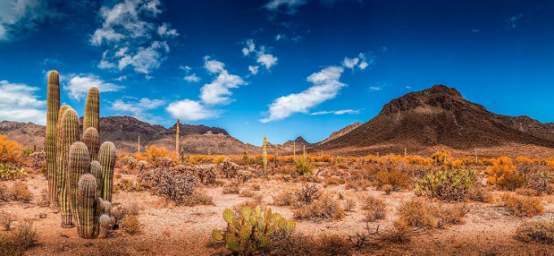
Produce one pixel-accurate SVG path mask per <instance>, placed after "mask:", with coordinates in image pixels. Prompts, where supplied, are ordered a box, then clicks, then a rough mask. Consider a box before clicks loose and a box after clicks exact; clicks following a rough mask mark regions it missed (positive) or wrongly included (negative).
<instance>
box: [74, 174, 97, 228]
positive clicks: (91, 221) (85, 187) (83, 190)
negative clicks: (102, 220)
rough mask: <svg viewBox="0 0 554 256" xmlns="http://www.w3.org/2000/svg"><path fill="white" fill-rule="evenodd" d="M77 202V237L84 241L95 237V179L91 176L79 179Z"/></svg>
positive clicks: (87, 175)
mask: <svg viewBox="0 0 554 256" xmlns="http://www.w3.org/2000/svg"><path fill="white" fill-rule="evenodd" d="M77 202H78V205H77V212H78V219H79V221H78V225H77V232H78V233H79V236H80V237H82V238H86V239H91V238H95V237H97V236H98V218H97V217H96V178H95V177H94V176H93V175H92V174H89V173H87V174H83V175H82V176H81V178H80V179H79V183H78V200H77Z"/></svg>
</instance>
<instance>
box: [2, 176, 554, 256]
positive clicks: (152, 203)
mask: <svg viewBox="0 0 554 256" xmlns="http://www.w3.org/2000/svg"><path fill="white" fill-rule="evenodd" d="M0 182H1V181H0ZM26 182H27V184H28V185H29V188H30V189H31V191H32V192H33V194H34V199H33V202H31V203H28V204H24V203H19V202H10V203H3V204H1V205H0V210H3V211H7V212H10V213H13V214H14V215H16V216H17V219H18V220H19V221H21V220H23V219H26V218H29V219H33V220H34V226H35V228H36V230H37V232H38V235H39V239H38V245H37V246H36V247H34V248H32V249H31V250H29V251H27V253H26V255H110V256H114V255H118V252H129V253H130V255H213V254H218V253H222V252H225V251H224V249H221V248H212V247H210V246H208V242H209V237H210V234H211V231H212V229H214V228H224V227H225V223H224V221H223V219H222V217H221V214H222V212H223V210H224V209H225V208H230V207H233V206H235V205H237V204H240V203H242V202H245V201H248V200H251V199H250V198H245V197H240V196H239V195H236V194H223V193H222V188H221V187H212V188H209V187H208V188H204V189H205V191H206V192H207V193H208V194H209V195H211V196H212V197H213V200H214V204H215V205H213V206H195V207H182V206H178V207H176V206H174V205H173V204H171V203H169V202H167V201H166V200H164V199H162V198H160V197H157V196H153V195H151V194H150V193H149V192H118V193H116V194H115V195H114V200H113V201H114V203H115V204H118V203H119V204H124V205H125V204H132V203H136V204H137V205H138V206H139V208H140V209H141V211H140V214H139V220H140V222H141V223H142V232H141V233H139V234H136V235H128V234H125V233H123V232H122V231H118V232H116V233H115V234H114V236H113V237H111V238H108V239H95V240H85V239H81V238H79V237H78V236H77V232H76V229H75V228H72V229H62V228H61V227H60V215H59V214H58V213H57V212H54V211H53V210H51V209H50V208H46V207H39V206H37V203H36V200H38V199H39V198H40V191H41V190H43V189H45V188H46V185H47V183H46V179H45V178H44V177H42V176H40V175H35V176H33V177H29V178H27V181H26ZM254 182H256V183H258V184H259V185H260V187H261V190H260V191H256V193H257V194H259V195H262V197H263V200H262V201H263V202H264V203H267V204H269V203H271V202H272V195H275V194H277V193H278V192H279V191H280V190H282V189H284V188H286V187H291V186H300V183H284V182H278V181H274V180H271V181H266V180H256V181H254ZM4 183H9V182H4ZM326 190H327V191H328V192H330V193H343V194H344V195H345V196H346V197H347V198H355V199H356V200H357V201H358V204H357V206H356V207H355V209H354V211H351V212H348V214H347V216H346V217H345V218H344V219H343V220H340V221H332V222H310V221H299V222H297V232H302V233H304V234H309V235H318V234H323V233H339V234H343V235H354V234H356V233H362V232H365V229H366V222H365V221H364V217H363V211H362V210H361V203H360V202H361V198H363V197H364V196H366V195H368V194H370V195H373V196H377V197H379V198H383V199H384V200H385V202H386V204H387V216H386V218H385V219H384V220H381V221H378V222H375V223H371V224H370V229H372V230H374V229H376V228H377V226H379V228H380V230H386V229H388V228H389V227H390V226H391V225H392V222H393V220H394V219H395V218H396V209H397V207H398V206H399V205H400V203H401V202H402V201H404V200H408V199H409V198H411V197H413V196H414V195H413V193H412V192H395V193H392V194H390V195H385V194H384V193H383V192H381V191H376V190H373V189H371V190H369V191H360V192H354V191H351V190H348V191H344V188H343V187H342V186H332V187H327V188H326ZM339 191H342V192H339ZM543 200H544V202H545V213H544V214H543V215H542V216H538V218H554V197H552V196H549V197H543ZM468 206H469V209H470V211H469V213H468V214H467V215H466V217H465V218H464V224H460V225H454V226H449V227H447V228H446V229H443V230H432V231H425V232H419V233H417V234H416V235H415V237H414V238H413V239H412V240H411V242H408V243H405V244H400V245H399V244H383V245H379V246H377V247H376V248H373V249H368V250H366V251H364V252H357V253H358V254H360V255H554V246H547V245H542V244H536V243H521V242H518V241H516V240H514V239H513V238H512V236H513V234H514V231H515V229H516V227H517V226H518V225H519V224H520V223H521V222H522V221H523V220H524V219H521V218H517V217H513V216H510V215H509V214H508V213H507V212H506V210H505V209H503V208H501V207H498V206H495V205H494V204H484V203H469V204H468ZM272 208H273V209H274V210H275V211H277V212H279V213H281V214H283V215H284V216H286V217H289V218H292V211H291V210H290V209H289V208H287V207H275V206H272ZM41 213H42V214H44V213H45V214H46V217H45V218H40V217H39V215H40V214H41ZM535 218H537V217H535ZM17 224H18V223H17V222H16V223H15V225H17ZM0 232H3V231H0Z"/></svg>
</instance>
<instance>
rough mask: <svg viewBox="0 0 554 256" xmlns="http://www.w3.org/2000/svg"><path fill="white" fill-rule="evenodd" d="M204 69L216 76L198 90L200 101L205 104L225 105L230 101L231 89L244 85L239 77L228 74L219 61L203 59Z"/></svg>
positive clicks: (208, 58)
mask: <svg viewBox="0 0 554 256" xmlns="http://www.w3.org/2000/svg"><path fill="white" fill-rule="evenodd" d="M204 68H206V70H207V71H208V72H210V73H211V74H214V75H216V77H215V78H214V80H212V82H210V83H208V84H205V85H204V86H203V87H202V89H201V90H200V99H202V102H204V103H206V104H210V105H218V104H227V103H229V102H230V101H231V95H232V92H231V89H233V88H237V87H238V86H240V85H243V84H246V82H245V81H244V80H243V79H242V78H241V77H240V76H237V75H233V74H230V73H229V72H228V71H227V69H225V64H224V63H223V62H221V61H217V60H212V59H210V57H205V58H204Z"/></svg>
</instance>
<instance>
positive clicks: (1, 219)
mask: <svg viewBox="0 0 554 256" xmlns="http://www.w3.org/2000/svg"><path fill="white" fill-rule="evenodd" d="M13 221H15V216H13V214H11V213H9V212H5V211H0V227H1V228H2V230H4V231H9V230H10V229H11V224H12V222H13Z"/></svg>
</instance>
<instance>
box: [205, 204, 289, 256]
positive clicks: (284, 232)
mask: <svg viewBox="0 0 554 256" xmlns="http://www.w3.org/2000/svg"><path fill="white" fill-rule="evenodd" d="M223 219H224V220H225V222H227V229H226V230H214V231H213V232H212V239H213V240H215V241H223V242H224V243H225V247H226V248H227V249H229V250H231V251H232V252H233V253H234V254H238V255H252V254H254V253H259V252H262V251H263V250H264V249H266V248H267V247H268V246H269V245H270V244H271V242H272V241H273V239H276V238H286V237H287V236H290V235H291V234H292V232H293V231H294V228H295V225H296V224H295V223H294V222H293V221H290V220H287V219H285V218H283V216H281V215H280V214H278V213H273V212H272V211H271V208H261V207H259V206H257V207H256V208H254V209H252V208H250V207H242V208H240V210H239V211H238V212H233V211H232V210H231V209H225V211H224V212H223Z"/></svg>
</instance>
